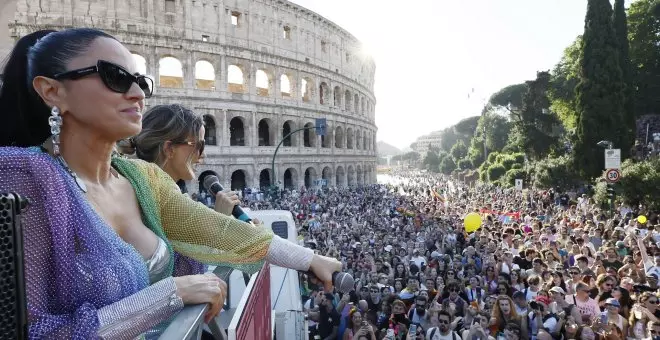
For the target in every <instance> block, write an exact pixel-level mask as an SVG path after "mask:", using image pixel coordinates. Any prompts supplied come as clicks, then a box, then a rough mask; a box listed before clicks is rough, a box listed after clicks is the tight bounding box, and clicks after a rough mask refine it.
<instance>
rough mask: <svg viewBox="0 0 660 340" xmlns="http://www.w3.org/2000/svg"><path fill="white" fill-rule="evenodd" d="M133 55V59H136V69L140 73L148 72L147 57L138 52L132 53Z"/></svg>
mask: <svg viewBox="0 0 660 340" xmlns="http://www.w3.org/2000/svg"><path fill="white" fill-rule="evenodd" d="M131 55H132V56H133V60H134V61H135V67H136V69H135V70H136V71H137V72H138V73H139V74H147V59H145V58H144V57H143V56H142V55H140V54H137V53H131Z"/></svg>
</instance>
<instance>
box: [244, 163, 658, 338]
mask: <svg viewBox="0 0 660 340" xmlns="http://www.w3.org/2000/svg"><path fill="white" fill-rule="evenodd" d="M391 179H392V180H393V182H392V183H390V184H386V185H385V184H379V185H370V186H363V187H354V188H326V189H323V190H305V189H304V188H303V189H301V190H299V191H292V192H289V191H287V192H285V193H284V194H283V196H282V197H281V199H277V200H272V201H271V200H267V199H261V200H247V201H244V204H245V205H247V206H249V207H250V208H252V209H284V210H289V211H291V212H292V214H293V215H294V217H295V218H296V220H297V223H298V227H299V235H300V237H301V238H302V239H303V241H304V243H305V244H306V245H307V246H308V247H312V248H314V249H315V251H316V252H317V253H318V254H322V255H327V256H330V257H335V258H337V259H339V260H341V262H342V263H343V269H344V271H346V272H348V273H351V274H352V275H353V276H354V277H355V279H356V286H355V291H353V292H351V293H350V294H343V295H342V294H335V293H329V292H325V291H324V290H323V287H321V286H320V285H317V284H315V282H314V280H313V279H312V278H308V277H306V276H302V280H301V294H302V296H303V301H304V309H305V312H306V313H307V314H308V317H309V325H310V339H328V340H329V339H333V340H334V339H342V340H346V339H355V340H362V339H368V340H375V339H428V340H442V339H452V340H453V339H464V340H473V339H484V340H485V339H510V340H513V339H532V340H536V339H539V340H541V339H627V338H630V339H659V338H660V320H659V319H658V318H660V309H658V286H657V284H658V278H659V277H660V252H658V246H657V243H658V242H659V241H660V222H659V221H658V215H657V214H656V212H652V211H648V210H647V208H646V207H644V206H634V207H631V206H626V205H618V206H617V207H616V211H614V212H613V213H610V212H609V211H608V210H603V209H601V208H600V207H599V206H597V205H596V204H594V202H593V200H592V199H590V198H589V197H588V196H586V195H582V194H575V193H571V192H561V191H560V189H551V190H528V189H525V190H522V191H519V190H515V189H501V188H497V187H491V186H487V185H484V186H471V187H470V186H466V185H464V184H462V183H459V182H456V181H454V180H450V179H449V178H445V177H443V176H442V175H438V174H430V173H426V172H419V171H414V170H410V171H396V172H394V173H392V175H391ZM471 212H476V213H478V214H480V216H481V218H482V224H481V226H480V228H479V229H478V230H476V231H474V232H470V233H467V232H466V231H465V227H464V223H463V218H464V216H465V215H466V214H468V213H471ZM640 216H642V217H640Z"/></svg>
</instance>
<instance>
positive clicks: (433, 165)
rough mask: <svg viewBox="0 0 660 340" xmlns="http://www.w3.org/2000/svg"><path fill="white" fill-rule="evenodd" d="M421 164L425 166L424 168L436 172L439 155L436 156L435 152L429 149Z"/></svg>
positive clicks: (438, 164)
mask: <svg viewBox="0 0 660 340" xmlns="http://www.w3.org/2000/svg"><path fill="white" fill-rule="evenodd" d="M422 164H423V165H424V166H425V167H426V169H428V170H430V171H433V172H437V171H438V167H439V166H440V157H438V154H437V153H435V152H431V151H429V152H427V153H426V156H425V157H424V161H423V162H422Z"/></svg>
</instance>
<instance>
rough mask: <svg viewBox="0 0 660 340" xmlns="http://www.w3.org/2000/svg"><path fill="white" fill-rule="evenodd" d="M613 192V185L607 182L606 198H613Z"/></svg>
mask: <svg viewBox="0 0 660 340" xmlns="http://www.w3.org/2000/svg"><path fill="white" fill-rule="evenodd" d="M614 196H615V192H614V185H612V184H608V185H607V198H609V199H611V200H614Z"/></svg>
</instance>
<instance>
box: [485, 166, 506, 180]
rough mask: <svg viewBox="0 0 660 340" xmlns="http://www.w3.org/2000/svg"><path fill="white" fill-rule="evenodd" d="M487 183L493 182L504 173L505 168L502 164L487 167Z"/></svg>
mask: <svg viewBox="0 0 660 340" xmlns="http://www.w3.org/2000/svg"><path fill="white" fill-rule="evenodd" d="M487 172H488V181H490V182H495V181H497V180H498V179H500V177H502V176H504V174H505V173H506V168H505V167H504V165H502V164H493V165H491V166H489V167H488V170H487Z"/></svg>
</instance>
